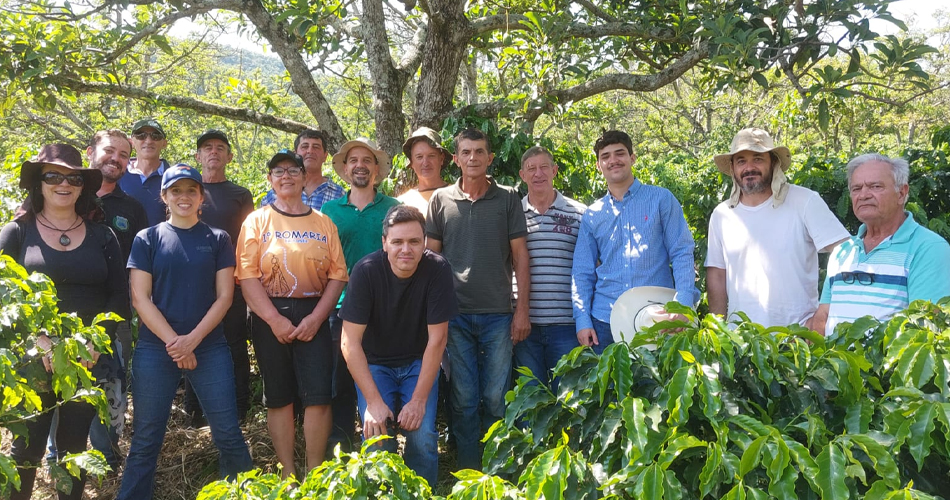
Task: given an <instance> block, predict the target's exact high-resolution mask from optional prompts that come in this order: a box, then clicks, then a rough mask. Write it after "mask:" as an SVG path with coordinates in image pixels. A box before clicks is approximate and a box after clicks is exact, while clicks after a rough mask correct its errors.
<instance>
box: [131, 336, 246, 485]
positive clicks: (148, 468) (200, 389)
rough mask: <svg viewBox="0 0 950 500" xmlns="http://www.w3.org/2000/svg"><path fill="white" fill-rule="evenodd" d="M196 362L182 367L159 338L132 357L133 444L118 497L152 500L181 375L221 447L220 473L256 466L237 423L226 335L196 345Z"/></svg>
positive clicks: (230, 473)
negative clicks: (192, 368) (170, 414)
mask: <svg viewBox="0 0 950 500" xmlns="http://www.w3.org/2000/svg"><path fill="white" fill-rule="evenodd" d="M195 357H196V358H197V360H198V366H197V367H195V369H194V370H181V369H180V368H178V366H177V365H176V363H175V362H174V361H172V358H171V357H170V356H169V355H168V353H167V352H165V346H163V345H161V344H159V343H157V342H149V341H144V342H139V343H138V345H137V346H136V348H135V353H134V354H133V355H132V370H131V377H132V404H133V405H134V408H135V415H134V417H133V419H132V429H133V432H134V433H133V435H132V446H131V449H130V450H129V457H128V459H127V460H126V462H125V472H124V473H123V475H122V486H121V487H120V488H119V494H118V496H117V497H116V498H119V499H128V500H148V499H150V498H152V489H153V488H154V485H155V466H156V463H157V461H158V454H159V452H160V451H161V449H162V441H164V439H165V428H166V425H167V424H168V414H169V412H170V411H171V407H172V400H174V399H175V391H176V390H177V389H178V381H179V380H181V377H182V375H184V376H185V377H187V378H188V380H189V381H190V382H191V385H192V387H194V389H195V393H196V394H197V395H198V400H199V401H200V402H201V407H202V409H204V413H205V417H206V418H207V419H208V424H210V426H211V438H212V440H213V441H214V444H215V447H217V448H218V455H219V456H218V469H219V471H220V473H221V476H222V477H232V478H233V477H235V476H236V475H237V473H238V472H242V471H246V470H250V469H251V468H252V467H253V463H252V462H251V456H250V454H249V453H248V451H247V444H246V443H245V442H244V436H243V435H242V434H241V428H240V426H239V425H238V414H237V403H236V402H235V397H234V370H233V366H232V363H231V352H230V351H229V350H228V345H227V342H225V340H224V339H223V338H221V339H220V340H217V341H215V342H214V343H212V344H210V345H205V343H202V344H201V345H199V346H198V348H197V349H195Z"/></svg>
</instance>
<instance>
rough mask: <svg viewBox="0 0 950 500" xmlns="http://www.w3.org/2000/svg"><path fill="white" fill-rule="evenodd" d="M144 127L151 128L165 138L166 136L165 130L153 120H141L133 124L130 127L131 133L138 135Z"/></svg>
mask: <svg viewBox="0 0 950 500" xmlns="http://www.w3.org/2000/svg"><path fill="white" fill-rule="evenodd" d="M145 127H152V128H153V129H155V130H157V131H158V133H160V134H162V135H164V136H166V137H167V136H168V134H166V133H165V129H163V128H162V126H161V125H160V124H159V123H158V120H156V119H155V118H143V119H141V120H139V121H137V122H135V125H132V133H133V134H135V133H138V132H139V131H140V130H142V129H143V128H145Z"/></svg>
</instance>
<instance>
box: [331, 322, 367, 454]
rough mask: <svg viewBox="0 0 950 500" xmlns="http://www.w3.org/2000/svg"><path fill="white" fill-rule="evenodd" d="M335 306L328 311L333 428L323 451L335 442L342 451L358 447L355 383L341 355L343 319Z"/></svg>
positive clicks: (334, 444)
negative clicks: (331, 348)
mask: <svg viewBox="0 0 950 500" xmlns="http://www.w3.org/2000/svg"><path fill="white" fill-rule="evenodd" d="M339 311H340V310H339V309H335V310H334V311H333V312H332V313H330V318H329V319H330V336H331V338H332V339H333V402H332V403H330V404H331V407H332V409H333V430H332V431H331V432H330V441H329V443H328V445H327V453H328V454H330V453H333V448H334V447H336V445H337V444H339V445H340V449H341V450H342V451H344V452H350V451H353V450H354V449H356V448H358V447H359V443H360V439H359V438H357V437H356V418H357V416H356V384H355V383H354V382H353V376H352V375H350V370H349V368H347V366H346V360H345V359H343V352H342V351H341V350H340V338H341V337H342V335H343V320H342V319H340V317H339V316H338V315H337V313H338V312H339Z"/></svg>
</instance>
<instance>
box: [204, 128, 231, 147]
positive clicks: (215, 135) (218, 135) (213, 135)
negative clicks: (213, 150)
mask: <svg viewBox="0 0 950 500" xmlns="http://www.w3.org/2000/svg"><path fill="white" fill-rule="evenodd" d="M208 139H218V140H220V141H223V142H224V143H225V144H227V145H228V147H229V148H230V147H231V143H230V142H229V141H228V136H227V135H226V134H225V133H224V132H222V131H220V130H218V129H216V128H213V129H209V130H208V131H207V132H205V133H203V134H201V135H199V136H198V141H197V149H201V145H202V144H204V142H205V141H207V140H208Z"/></svg>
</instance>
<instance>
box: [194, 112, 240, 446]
mask: <svg viewBox="0 0 950 500" xmlns="http://www.w3.org/2000/svg"><path fill="white" fill-rule="evenodd" d="M195 147H196V149H195V160H196V161H197V162H198V165H200V166H201V180H202V184H203V185H204V193H205V196H204V203H203V204H202V205H201V220H202V221H203V222H205V223H207V224H208V225H209V226H211V227H216V228H218V229H222V230H224V231H226V232H227V233H228V236H230V237H231V241H237V239H238V236H239V235H240V233H241V224H243V223H244V219H246V218H247V216H248V215H249V214H250V213H251V212H253V211H254V197H253V196H251V192H250V191H248V190H247V189H245V188H243V187H241V186H238V185H237V184H235V183H233V182H231V181H229V180H228V179H227V175H226V172H225V170H226V167H227V165H228V163H230V162H231V159H232V158H233V155H232V154H231V142H230V141H228V136H227V134H225V133H224V132H222V131H221V130H216V129H211V130H208V131H207V132H205V133H203V134H201V135H200V136H198V140H197V141H196V144H195ZM224 337H225V338H226V339H227V341H228V348H229V349H230V351H231V361H232V362H233V364H234V385H235V394H236V395H237V409H238V417H239V418H241V419H243V418H244V417H245V415H247V411H248V409H250V397H251V388H250V378H251V362H250V358H249V357H248V352H247V340H248V338H249V336H248V330H247V304H246V303H245V302H244V295H243V294H242V293H241V287H240V286H239V285H235V288H234V300H233V301H232V302H231V307H230V309H228V313H227V314H226V315H225V316H224ZM185 411H186V412H188V413H189V414H190V415H191V416H192V424H193V425H194V426H195V427H200V426H202V425H203V424H204V418H202V412H201V406H199V405H198V398H197V397H195V394H194V391H193V390H192V389H191V386H190V385H188V384H186V391H185Z"/></svg>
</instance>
